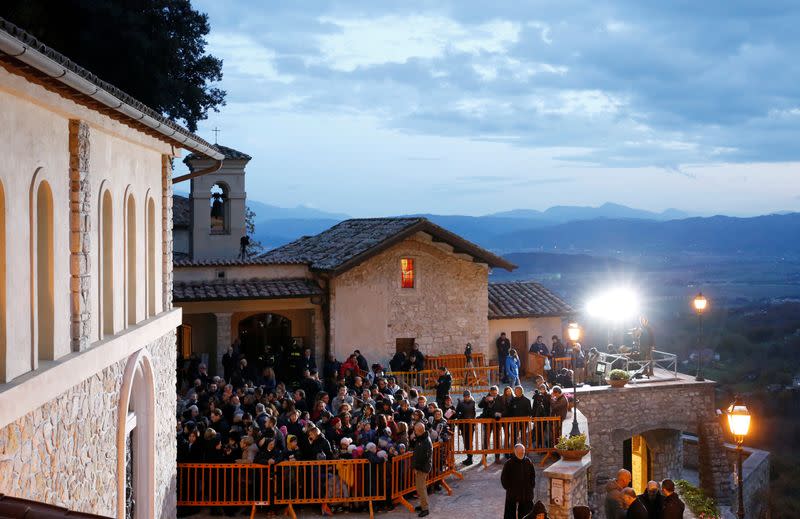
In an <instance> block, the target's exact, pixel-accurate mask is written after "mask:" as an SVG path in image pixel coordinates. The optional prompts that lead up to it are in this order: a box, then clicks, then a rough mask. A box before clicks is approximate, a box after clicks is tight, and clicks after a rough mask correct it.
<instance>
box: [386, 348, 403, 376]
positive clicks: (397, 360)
mask: <svg viewBox="0 0 800 519" xmlns="http://www.w3.org/2000/svg"><path fill="white" fill-rule="evenodd" d="M406 360H407V359H406V353H405V352H404V351H398V352H397V353H395V354H394V357H392V360H390V361H389V369H391V370H392V371H393V372H395V373H396V372H398V371H404V370H405V366H406Z"/></svg>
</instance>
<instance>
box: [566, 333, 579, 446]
mask: <svg viewBox="0 0 800 519" xmlns="http://www.w3.org/2000/svg"><path fill="white" fill-rule="evenodd" d="M567 337H569V340H570V341H572V342H573V343H576V342H578V339H580V338H581V329H580V327H579V326H578V323H569V326H567ZM574 368H575V366H573V371H572V430H571V431H570V432H569V436H570V438H572V437H573V436H578V435H579V434H580V433H581V430H580V428H579V427H578V384H577V383H576V382H575V371H574Z"/></svg>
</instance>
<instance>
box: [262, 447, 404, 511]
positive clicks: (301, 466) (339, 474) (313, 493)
mask: <svg viewBox="0 0 800 519" xmlns="http://www.w3.org/2000/svg"><path fill="white" fill-rule="evenodd" d="M387 465H388V464H387V463H380V464H378V463H371V462H370V461H368V460H366V459H363V458H362V459H355V460H330V461H286V462H283V463H279V464H277V465H275V467H274V471H273V473H274V481H275V483H274V484H275V493H274V495H273V499H272V503H273V504H276V505H287V507H288V508H287V513H288V514H289V515H290V516H291V517H292V518H295V517H296V515H295V512H294V505H299V504H320V505H322V504H326V505H341V504H349V503H368V504H369V513H370V517H373V509H372V502H373V501H378V500H385V499H386V491H387V489H388V486H389V481H388V479H387V476H388V474H387V472H386V469H387Z"/></svg>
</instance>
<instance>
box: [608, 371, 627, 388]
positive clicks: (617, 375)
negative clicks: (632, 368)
mask: <svg viewBox="0 0 800 519" xmlns="http://www.w3.org/2000/svg"><path fill="white" fill-rule="evenodd" d="M630 379H631V375H630V373H628V372H627V371H625V370H624V369H612V370H611V373H609V374H608V383H609V384H611V387H623V386H624V385H625V384H627V383H628V381H629V380H630Z"/></svg>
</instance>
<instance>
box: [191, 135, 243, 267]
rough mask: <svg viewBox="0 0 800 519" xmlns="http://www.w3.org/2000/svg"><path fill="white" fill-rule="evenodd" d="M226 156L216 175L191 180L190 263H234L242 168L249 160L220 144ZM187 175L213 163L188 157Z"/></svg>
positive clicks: (240, 214)
mask: <svg viewBox="0 0 800 519" xmlns="http://www.w3.org/2000/svg"><path fill="white" fill-rule="evenodd" d="M214 147H215V148H217V150H219V151H220V152H221V153H223V154H224V155H225V159H224V161H223V163H222V167H221V168H220V170H219V171H217V172H214V173H209V174H207V175H203V176H200V177H196V178H193V179H192V180H191V188H190V192H189V205H190V207H191V210H192V234H191V244H190V251H191V252H190V254H191V257H192V259H193V260H206V259H235V258H237V257H238V256H239V240H240V239H241V238H242V236H244V235H245V234H246V229H245V210H246V206H245V203H246V201H247V194H246V192H245V187H244V183H245V171H244V169H245V166H246V165H247V163H248V162H250V158H251V157H250V156H249V155H247V154H245V153H242V152H240V151H236V150H234V149H232V148H228V147H226V146H221V145H219V144H216V145H214ZM183 162H184V163H185V164H186V165H187V166H188V167H189V170H190V171H197V170H200V169H204V168H209V167H211V166H213V164H214V161H213V160H211V159H209V158H206V157H202V156H199V155H195V154H191V155H188V156H187V157H186V158H185V159H184V161H183Z"/></svg>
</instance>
